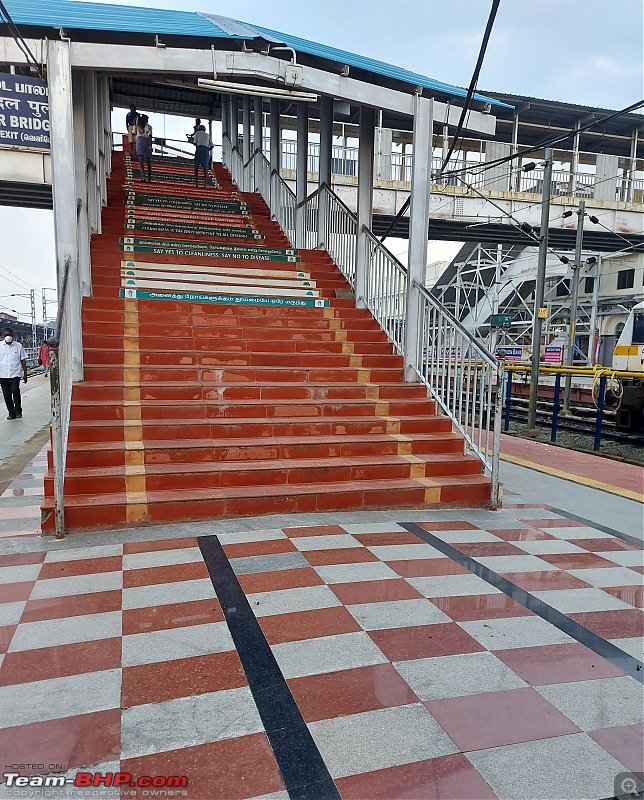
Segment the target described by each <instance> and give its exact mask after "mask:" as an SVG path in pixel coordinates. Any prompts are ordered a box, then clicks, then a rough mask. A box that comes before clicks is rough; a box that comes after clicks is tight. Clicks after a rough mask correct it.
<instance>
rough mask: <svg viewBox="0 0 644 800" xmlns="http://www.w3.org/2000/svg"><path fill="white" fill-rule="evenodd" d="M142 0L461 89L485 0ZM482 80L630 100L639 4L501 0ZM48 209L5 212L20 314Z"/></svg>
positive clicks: (497, 87) (50, 266)
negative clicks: (226, 19) (315, 44)
mask: <svg viewBox="0 0 644 800" xmlns="http://www.w3.org/2000/svg"><path fill="white" fill-rule="evenodd" d="M112 1H114V0H112ZM117 2H118V0H117ZM118 4H119V5H132V3H131V2H130V3H126V2H119V3H118ZM138 5H139V6H148V7H153V8H172V9H177V10H191V11H205V12H209V13H213V14H221V15H227V16H231V15H234V16H237V17H238V18H241V19H242V20H243V21H246V22H250V23H256V24H257V25H262V26H265V27H270V28H273V29H275V30H278V31H280V30H281V31H285V32H288V33H290V34H293V35H296V36H301V37H303V38H308V39H313V40H315V41H319V42H323V43H325V44H329V45H333V46H335V47H339V48H342V49H345V50H350V51H352V52H356V53H360V54H363V55H367V56H371V57H373V58H378V59H380V60H382V61H388V62H390V63H394V64H397V65H399V66H401V67H405V68H406V69H409V70H412V71H415V72H419V73H422V74H425V75H429V76H431V77H433V78H437V79H439V80H442V81H445V82H447V83H452V84H456V85H460V86H467V84H468V83H469V80H470V76H471V73H472V69H473V67H474V63H475V61H476V56H477V53H478V49H479V46H480V42H481V37H482V34H483V30H484V27H485V22H486V19H487V16H488V13H489V8H490V0H450V1H449V2H437V0H407V2H405V3H395V2H392V0H387V1H385V0H325V2H323V3H320V2H317V1H316V2H314V1H313V0H301V2H299V3H295V2H293V0H245V2H244V3H243V4H237V5H236V6H235V5H233V4H228V5H225V6H224V5H223V4H222V3H218V2H216V0H187V1H186V0H183V1H182V0H139V3H138ZM235 8H238V9H239V10H238V11H235V10H234V9H235ZM479 88H480V89H481V90H488V91H498V92H509V93H516V94H524V95H531V96H534V97H542V98H548V99H551V100H561V101H567V102H572V103H578V104H580V105H587V106H595V107H600V108H609V109H619V108H623V107H624V106H627V105H629V104H630V103H633V102H635V101H636V100H638V99H640V98H641V97H642V95H643V94H644V92H643V87H642V0H613V1H612V2H606V0H568V2H562V0H501V5H500V9H499V12H498V15H497V18H496V23H495V26H494V30H493V32H492V37H491V39H490V43H489V46H488V51H487V55H486V59H485V62H484V65H483V69H482V72H481V77H480V80H479ZM158 133H159V134H160V133H161V131H158ZM51 216H52V215H51V213H49V212H43V211H33V210H25V209H7V208H0V243H1V244H0V267H3V268H5V269H8V270H10V271H11V272H13V273H15V274H17V275H18V276H20V278H21V280H22V282H23V287H21V288H18V287H17V286H16V285H15V284H14V283H11V282H9V281H8V280H7V279H6V277H3V275H5V273H4V272H3V270H2V269H0V310H3V309H2V306H5V307H6V306H9V307H10V308H15V309H17V310H19V311H27V309H28V301H27V300H23V299H22V298H7V297H6V295H9V294H11V293H14V292H22V291H24V286H25V285H26V286H33V287H35V288H36V289H38V292H40V287H42V286H52V285H53V281H54V277H53V276H54V260H53V248H52V241H53V236H52V220H51ZM447 255H448V252H446V250H445V248H444V247H443V246H441V245H434V246H432V247H431V249H430V258H433V259H439V258H443V257H446V256H447Z"/></svg>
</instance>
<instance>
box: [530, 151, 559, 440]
mask: <svg viewBox="0 0 644 800" xmlns="http://www.w3.org/2000/svg"><path fill="white" fill-rule="evenodd" d="M544 155H545V165H544V169H543V187H542V194H541V227H540V228H539V261H538V266H537V283H536V286H535V291H534V319H533V324H532V368H531V370H530V401H529V404H528V431H534V430H536V427H537V397H538V392H539V362H540V359H541V326H542V324H543V318H544V315H543V295H544V292H545V287H546V261H547V258H548V225H549V224H550V188H551V185H552V158H553V150H552V148H551V147H546V150H545V154H544Z"/></svg>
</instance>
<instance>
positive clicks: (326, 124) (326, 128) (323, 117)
mask: <svg viewBox="0 0 644 800" xmlns="http://www.w3.org/2000/svg"><path fill="white" fill-rule="evenodd" d="M319 152H320V156H319V166H318V186H322V184H323V183H326V184H327V186H329V187H330V186H331V158H332V153H333V98H332V97H327V96H323V97H321V98H320V151H319ZM328 213H329V207H328V202H327V197H326V195H325V194H324V193H322V192H321V193H320V194H319V196H318V242H317V244H318V247H323V246H324V245H325V244H326V241H327V220H328Z"/></svg>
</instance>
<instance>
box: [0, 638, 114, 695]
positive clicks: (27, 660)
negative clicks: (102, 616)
mask: <svg viewBox="0 0 644 800" xmlns="http://www.w3.org/2000/svg"><path fill="white" fill-rule="evenodd" d="M120 666H121V639H120V638H119V639H116V638H115V639H98V640H96V641H91V642H78V643H75V644H63V645H57V646H56V647H39V648H37V649H36V650H24V651H20V652H17V653H7V655H6V656H5V658H4V661H3V662H2V666H0V686H8V685H10V684H14V683H29V682H30V681H43V680H48V679H49V678H62V677H63V676H65V675H81V674H82V673H84V672H98V671H100V670H103V669H119V668H120Z"/></svg>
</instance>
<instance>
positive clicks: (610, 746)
mask: <svg viewBox="0 0 644 800" xmlns="http://www.w3.org/2000/svg"><path fill="white" fill-rule="evenodd" d="M588 735H589V736H590V737H591V738H592V739H594V740H595V741H596V742H597V744H599V745H601V746H602V747H603V748H604V750H607V751H608V752H609V753H610V754H611V756H614V757H615V758H616V759H617V760H618V761H620V762H621V763H622V764H623V765H624V766H625V767H626V768H627V769H630V770H631V771H632V772H642V769H643V768H644V755H643V754H644V725H622V726H619V727H617V728H602V729H601V730H598V731H592V732H591V733H589V734H588Z"/></svg>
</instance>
